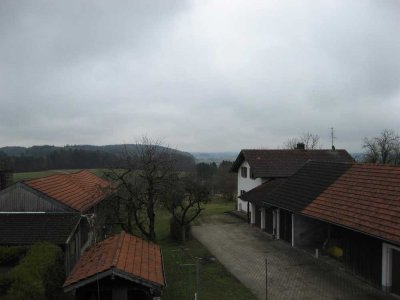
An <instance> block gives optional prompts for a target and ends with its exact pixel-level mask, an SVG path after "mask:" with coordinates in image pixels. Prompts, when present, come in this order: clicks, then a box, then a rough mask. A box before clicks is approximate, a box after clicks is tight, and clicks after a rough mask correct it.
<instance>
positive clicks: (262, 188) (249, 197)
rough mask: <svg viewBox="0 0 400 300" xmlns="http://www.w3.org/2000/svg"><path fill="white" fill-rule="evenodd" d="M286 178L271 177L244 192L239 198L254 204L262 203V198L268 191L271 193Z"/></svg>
mask: <svg viewBox="0 0 400 300" xmlns="http://www.w3.org/2000/svg"><path fill="white" fill-rule="evenodd" d="M286 180H287V179H286V178H273V179H269V180H268V181H266V182H264V183H263V184H261V185H259V186H257V187H256V188H254V189H252V190H250V191H248V192H246V193H244V194H243V195H241V196H240V197H239V198H240V199H242V200H244V201H249V202H251V203H254V204H256V205H262V200H263V198H265V197H266V196H267V195H268V194H269V193H272V192H273V191H274V190H275V189H276V188H277V187H278V186H280V185H281V184H282V183H284V182H285V181H286Z"/></svg>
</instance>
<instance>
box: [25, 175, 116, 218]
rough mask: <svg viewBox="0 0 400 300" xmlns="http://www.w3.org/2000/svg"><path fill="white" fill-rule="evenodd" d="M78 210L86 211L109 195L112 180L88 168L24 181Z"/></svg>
mask: <svg viewBox="0 0 400 300" xmlns="http://www.w3.org/2000/svg"><path fill="white" fill-rule="evenodd" d="M23 183H24V184H26V185H28V186H29V187H31V188H33V189H35V190H37V191H39V192H40V193H42V194H45V195H47V196H48V197H50V198H53V199H55V200H57V201H59V202H61V203H63V204H65V205H67V206H69V207H71V208H73V209H75V210H77V211H81V212H84V211H86V210H87V209H89V208H91V207H92V206H93V205H94V204H96V203H97V202H99V201H101V200H102V199H104V198H105V196H107V193H108V192H107V188H108V187H110V186H111V185H110V182H108V181H107V180H104V179H102V178H100V177H98V176H96V175H94V174H93V173H91V172H89V171H88V170H83V171H80V172H77V173H72V174H56V175H51V176H47V177H43V178H39V179H33V180H26V181H24V182H23Z"/></svg>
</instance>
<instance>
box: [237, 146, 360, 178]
mask: <svg viewBox="0 0 400 300" xmlns="http://www.w3.org/2000/svg"><path fill="white" fill-rule="evenodd" d="M309 160H314V161H331V162H354V159H353V158H352V157H351V155H350V154H349V153H348V152H347V151H346V150H341V149H339V150H326V149H318V150H304V149H291V150H281V149H276V150H274V149H273V150H268V149H264V150H262V149H243V150H242V151H240V153H239V155H238V157H237V158H236V160H235V162H234V163H233V165H232V169H231V170H232V171H233V172H238V170H239V167H240V166H241V164H242V163H243V162H244V161H247V162H248V163H249V165H250V168H251V172H252V173H253V176H254V177H256V178H258V177H261V178H276V177H289V176H291V175H293V174H294V173H295V172H296V171H297V170H298V169H300V168H301V167H302V166H303V165H304V164H305V163H306V162H307V161H309Z"/></svg>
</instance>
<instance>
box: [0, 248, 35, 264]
mask: <svg viewBox="0 0 400 300" xmlns="http://www.w3.org/2000/svg"><path fill="white" fill-rule="evenodd" d="M27 251H28V248H27V247H23V246H14V247H0V266H4V265H10V264H12V263H13V262H15V263H16V262H18V261H19V260H20V259H21V258H22V257H23V256H24V255H25V254H26V252H27Z"/></svg>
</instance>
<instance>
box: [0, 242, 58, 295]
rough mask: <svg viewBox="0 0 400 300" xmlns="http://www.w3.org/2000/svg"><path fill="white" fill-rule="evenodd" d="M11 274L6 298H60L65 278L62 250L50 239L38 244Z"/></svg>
mask: <svg viewBox="0 0 400 300" xmlns="http://www.w3.org/2000/svg"><path fill="white" fill-rule="evenodd" d="M8 275H9V277H10V278H11V281H12V282H11V285H10V287H9V289H8V291H7V293H6V296H5V297H4V299H5V300H11V299H12V300H22V299H35V300H42V299H43V300H46V299H57V298H59V297H58V295H60V296H62V290H61V287H62V283H63V281H64V268H63V253H62V251H61V249H60V248H59V247H57V246H55V245H52V244H50V243H47V242H41V243H38V244H35V245H33V246H32V247H31V248H30V249H29V251H28V252H27V254H26V256H25V257H24V258H23V259H22V260H21V261H20V263H19V264H18V265H17V266H16V267H15V268H14V269H12V270H11V271H10V272H9V274H8Z"/></svg>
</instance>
